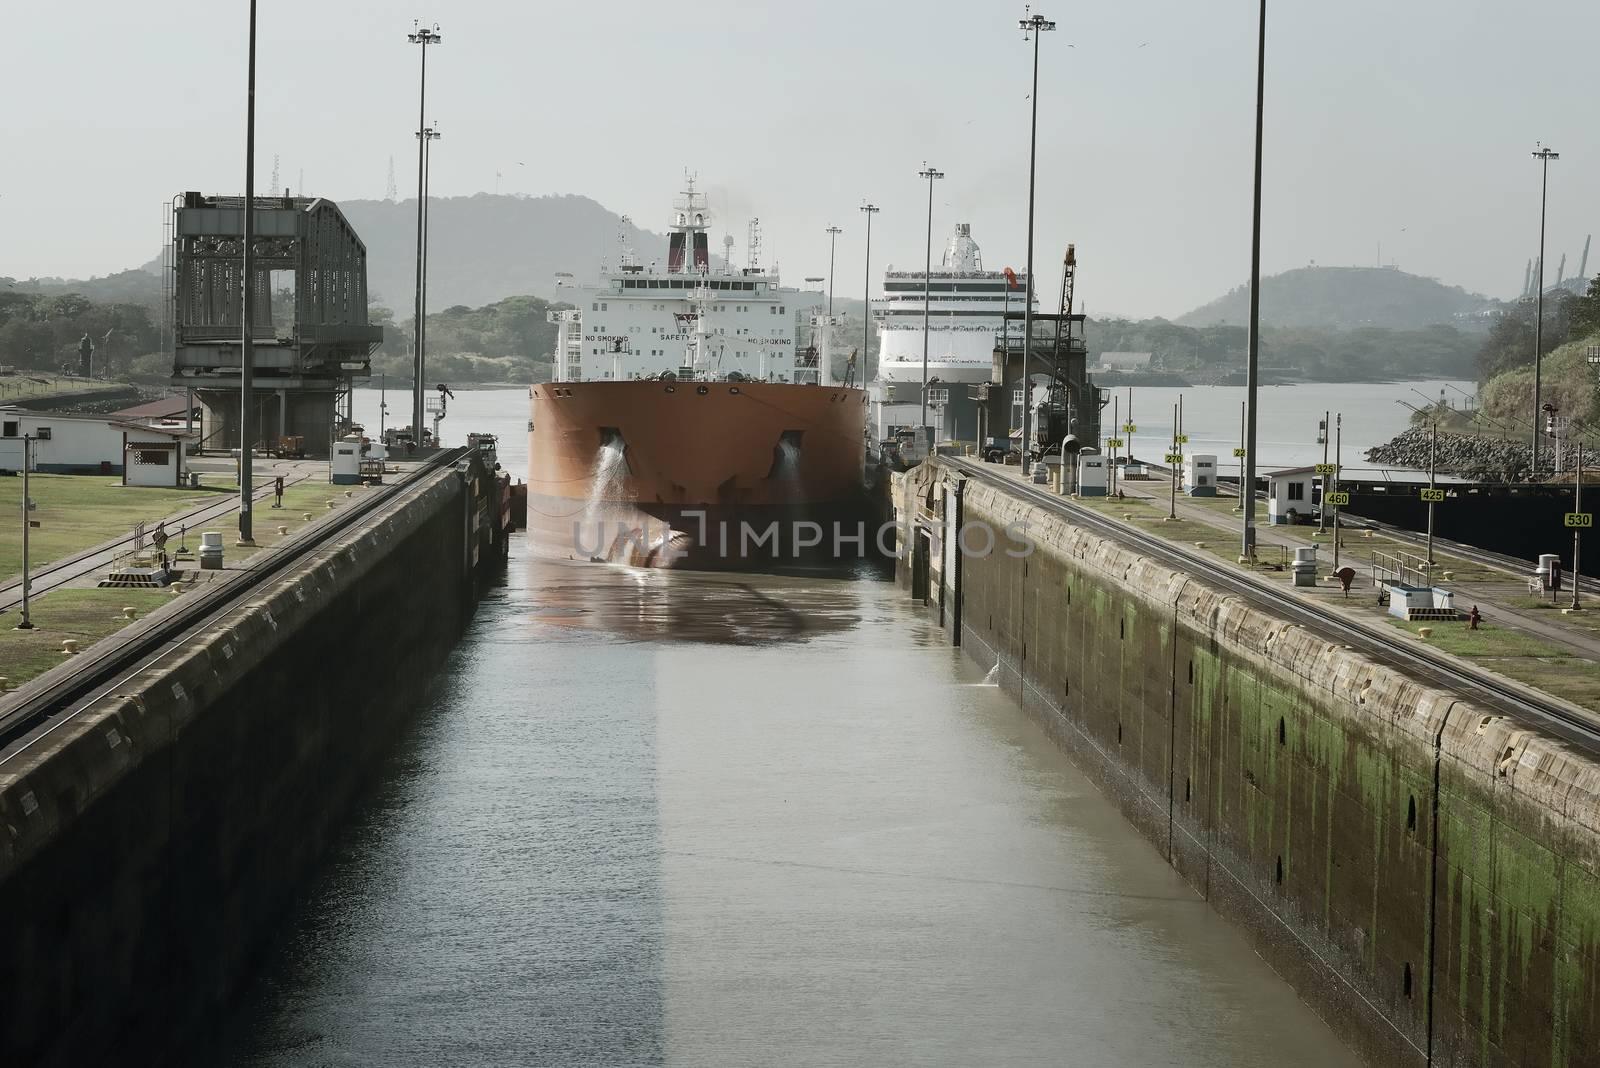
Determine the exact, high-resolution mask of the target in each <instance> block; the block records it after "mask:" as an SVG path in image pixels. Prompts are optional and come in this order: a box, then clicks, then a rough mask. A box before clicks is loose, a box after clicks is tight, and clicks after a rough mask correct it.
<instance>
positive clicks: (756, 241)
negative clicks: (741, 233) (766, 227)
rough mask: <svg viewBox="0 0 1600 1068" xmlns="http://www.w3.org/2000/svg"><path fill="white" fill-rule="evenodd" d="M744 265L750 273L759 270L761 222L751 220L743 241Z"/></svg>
mask: <svg viewBox="0 0 1600 1068" xmlns="http://www.w3.org/2000/svg"><path fill="white" fill-rule="evenodd" d="M744 265H745V267H746V268H748V269H749V270H752V271H759V270H760V269H761V220H760V219H751V220H750V228H749V231H748V235H747V237H746V240H745V253H744Z"/></svg>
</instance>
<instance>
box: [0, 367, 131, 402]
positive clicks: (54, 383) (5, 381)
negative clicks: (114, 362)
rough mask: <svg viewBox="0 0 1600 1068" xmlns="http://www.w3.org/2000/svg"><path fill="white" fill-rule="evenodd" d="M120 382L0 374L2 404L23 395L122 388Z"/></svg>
mask: <svg viewBox="0 0 1600 1068" xmlns="http://www.w3.org/2000/svg"><path fill="white" fill-rule="evenodd" d="M121 386H122V383H120V382H101V381H98V380H94V379H86V378H63V377H61V376H59V375H51V374H46V373H44V372H43V371H40V372H38V373H33V372H28V371H21V372H18V373H17V374H14V375H0V404H9V403H11V402H13V401H16V400H20V399H21V398H23V397H48V396H51V395H52V394H56V393H87V392H89V391H90V390H95V389H116V388H120V387H121Z"/></svg>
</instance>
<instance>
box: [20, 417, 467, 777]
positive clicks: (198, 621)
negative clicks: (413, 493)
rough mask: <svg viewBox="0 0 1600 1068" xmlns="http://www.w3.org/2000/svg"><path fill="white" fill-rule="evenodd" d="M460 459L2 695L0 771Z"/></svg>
mask: <svg viewBox="0 0 1600 1068" xmlns="http://www.w3.org/2000/svg"><path fill="white" fill-rule="evenodd" d="M466 451H467V450H466V449H463V448H457V449H450V450H447V451H445V452H441V453H439V454H437V455H435V456H433V457H430V458H429V459H428V460H426V461H425V462H423V463H422V464H421V465H419V466H418V467H417V468H416V469H415V470H413V471H411V472H409V473H407V474H406V475H405V476H404V477H403V478H401V479H399V480H398V481H396V482H392V483H386V484H384V485H383V486H380V487H377V488H375V489H370V490H368V491H367V492H366V493H365V494H363V495H362V497H361V498H360V499H359V500H357V501H356V503H355V504H353V505H352V506H351V507H349V508H346V509H344V510H342V511H339V512H336V513H334V514H333V515H332V516H330V517H328V518H327V519H325V520H323V521H322V522H320V523H318V524H316V525H315V526H313V527H312V528H311V529H310V530H308V531H306V532H305V533H304V534H302V535H300V536H299V537H297V538H293V539H291V540H289V541H285V542H282V543H281V544H279V545H276V546H274V547H273V548H271V549H267V550H265V551H263V552H261V553H259V554H257V555H256V556H254V557H252V558H251V559H250V561H249V562H248V563H247V564H245V565H244V566H243V567H241V568H239V569H238V570H237V571H235V572H234V573H233V575H232V576H230V577H229V578H228V579H227V580H225V581H222V582H217V583H213V584H212V585H210V586H209V587H207V588H205V589H202V590H198V591H195V592H193V593H185V594H183V600H182V602H181V605H180V607H179V609H178V610H177V611H174V612H171V613H170V614H160V615H154V616H151V617H149V618H148V619H147V620H146V621H143V622H141V623H137V624H135V625H133V626H132V627H128V628H125V629H124V630H123V631H121V632H120V633H118V634H116V635H113V636H112V637H110V638H107V639H106V640H105V641H103V642H101V643H99V644H98V645H97V646H95V647H94V648H93V649H91V650H89V651H88V652H85V653H83V654H80V659H79V660H78V661H76V663H78V664H79V665H80V666H79V669H78V670H77V671H74V672H72V673H71V674H69V675H68V676H67V677H65V678H63V679H60V680H59V681H56V682H54V683H52V684H50V685H48V686H45V687H42V688H40V689H38V690H37V691H36V692H31V693H29V692H27V690H28V689H29V687H26V686H25V687H24V688H23V694H24V695H23V696H21V697H20V698H18V697H17V695H7V696H9V697H11V698H12V699H13V700H14V701H15V703H14V705H12V707H9V708H8V707H5V706H4V704H3V703H0V765H3V764H4V763H5V762H6V761H8V760H10V759H12V758H14V757H15V756H17V755H18V754H20V753H22V752H25V751H26V750H27V749H28V748H29V747H30V746H31V745H33V744H35V743H36V742H38V741H39V740H40V739H41V738H44V737H47V736H48V735H49V733H50V732H51V731H54V730H56V729H57V728H59V727H60V726H61V725H62V724H64V723H67V722H70V721H71V719H72V718H73V717H74V716H76V715H77V714H78V713H80V712H82V711H83V710H84V709H86V708H88V707H89V706H90V705H92V704H93V703H94V702H95V701H97V700H99V699H100V698H101V697H103V696H105V695H106V694H107V693H111V692H114V691H115V689H116V687H117V686H119V685H121V684H122V683H123V681H124V680H126V679H127V678H128V677H130V676H131V675H133V674H135V673H137V672H139V671H143V670H144V669H145V668H146V667H148V666H149V665H150V664H152V663H154V662H155V661H157V660H159V659H161V658H162V657H163V656H165V655H167V654H168V653H170V652H172V651H175V650H177V649H180V648H182V647H183V645H184V643H185V642H187V641H188V640H189V639H190V638H192V637H193V636H194V635H195V634H197V633H199V632H201V631H203V630H205V629H206V628H207V627H209V626H211V625H212V624H213V623H214V622H215V621H216V620H217V619H219V618H220V617H222V616H223V615H225V614H227V613H228V612H230V611H232V610H233V609H234V607H235V606H236V605H237V603H238V602H239V600H240V599H241V598H243V597H245V596H247V595H249V594H250V593H252V592H253V591H255V590H256V589H258V588H259V587H260V586H262V585H263V584H264V583H266V582H268V581H269V580H271V579H273V578H276V577H277V576H279V575H281V574H282V573H283V572H285V571H286V570H288V569H289V568H291V567H293V566H294V565H295V564H296V563H298V562H300V561H301V560H303V559H305V558H306V557H307V556H309V555H311V554H312V553H314V552H316V551H317V550H319V549H320V548H322V546H324V545H326V544H327V543H328V542H330V541H332V540H334V539H335V538H337V537H339V536H340V535H341V534H343V533H345V532H346V531H348V530H350V529H351V528H352V527H354V526H355V525H356V524H357V523H359V522H360V521H361V520H362V519H363V518H365V517H366V516H368V515H371V514H372V513H373V512H375V511H377V510H378V509H379V508H381V507H383V506H384V504H385V503H387V502H390V501H394V500H396V499H398V498H399V497H401V496H403V495H404V494H405V493H406V492H407V491H408V490H409V489H410V488H411V487H412V486H414V485H416V484H417V483H419V482H421V481H422V479H423V478H424V477H425V476H427V475H428V474H431V473H433V472H435V471H437V470H439V469H440V468H442V467H445V466H446V465H448V464H452V463H454V462H456V461H457V460H459V459H460V458H461V457H462V456H463V455H465V453H466Z"/></svg>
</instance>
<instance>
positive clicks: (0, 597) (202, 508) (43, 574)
mask: <svg viewBox="0 0 1600 1068" xmlns="http://www.w3.org/2000/svg"><path fill="white" fill-rule="evenodd" d="M309 477H310V476H309V475H298V476H296V477H295V478H292V479H285V480H284V486H285V488H287V487H289V486H293V485H296V484H297V483H300V482H304V481H305V480H306V479H307V478H309ZM271 493H272V483H270V482H268V483H267V484H266V485H265V486H264V487H263V488H262V489H260V490H258V491H257V492H256V493H255V494H254V495H253V496H252V497H251V500H254V501H259V500H265V499H266V498H267V496H268V495H270V494H271ZM238 504H239V499H238V497H237V496H228V497H223V498H221V499H219V500H215V501H209V502H207V503H205V504H202V505H198V506H196V507H195V508H192V509H190V510H189V511H187V512H179V513H178V514H176V515H171V516H167V517H166V519H165V520H164V521H167V522H170V523H172V524H175V525H188V524H189V523H190V522H193V523H194V524H195V525H199V524H201V523H209V522H211V521H212V520H213V519H221V518H222V517H223V516H226V515H229V514H231V513H232V512H234V511H235V510H237V508H238ZM136 540H137V535H135V534H132V533H128V534H124V535H123V536H122V537H119V538H112V539H111V540H109V541H103V542H101V543H100V544H99V545H96V546H94V547H92V548H89V549H85V550H83V551H82V552H79V553H74V554H73V555H71V556H68V557H66V558H65V559H61V560H56V561H53V562H52V563H48V564H45V565H44V566H43V567H35V568H30V569H29V575H28V596H29V597H30V598H32V597H38V596H41V595H42V594H45V593H48V592H49V591H51V590H53V589H56V588H57V587H60V586H64V585H66V584H67V583H69V582H71V581H72V580H73V579H77V578H82V577H83V576H84V575H87V574H88V573H89V572H91V571H98V570H100V569H101V568H103V567H105V566H106V564H107V563H109V562H110V561H109V560H108V559H107V558H106V554H108V553H110V554H111V556H112V558H115V556H116V554H117V553H119V552H122V551H123V550H125V549H128V548H132V547H133V545H134V542H135V541H136ZM20 604H22V580H21V579H20V578H18V579H16V580H14V581H12V582H7V583H6V584H5V585H3V586H0V613H4V612H9V611H11V610H12V609H13V608H16V607H17V606H18V605H20Z"/></svg>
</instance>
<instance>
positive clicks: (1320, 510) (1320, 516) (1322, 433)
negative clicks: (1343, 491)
mask: <svg viewBox="0 0 1600 1068" xmlns="http://www.w3.org/2000/svg"><path fill="white" fill-rule="evenodd" d="M1332 419H1333V413H1332V412H1331V411H1324V412H1323V413H1322V425H1321V426H1319V427H1317V437H1318V438H1320V439H1322V466H1323V468H1324V469H1326V468H1327V466H1328V431H1329V430H1330V429H1331V428H1332V426H1333V423H1332ZM1320 481H1321V482H1322V503H1321V504H1319V505H1318V506H1317V533H1318V534H1326V533H1327V532H1328V509H1327V504H1328V476H1327V475H1322V476H1320Z"/></svg>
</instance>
